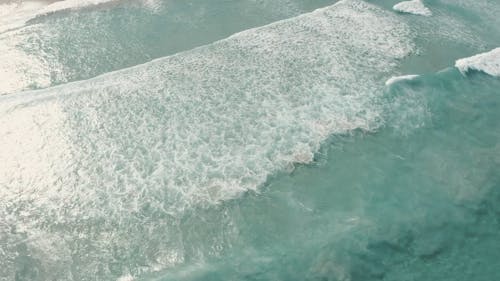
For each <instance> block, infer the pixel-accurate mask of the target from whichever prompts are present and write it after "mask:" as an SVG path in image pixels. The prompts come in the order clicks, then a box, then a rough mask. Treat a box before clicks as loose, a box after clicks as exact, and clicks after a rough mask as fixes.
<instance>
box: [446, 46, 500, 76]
mask: <svg viewBox="0 0 500 281" xmlns="http://www.w3.org/2000/svg"><path fill="white" fill-rule="evenodd" d="M455 67H456V68H458V70H460V72H462V73H464V74H465V73H467V72H468V71H469V70H477V71H482V72H484V73H487V74H489V75H491V76H496V77H500V48H496V49H493V50H492V51H489V52H486V53H482V54H478V55H475V56H472V57H468V58H463V59H459V60H457V61H456V62H455Z"/></svg>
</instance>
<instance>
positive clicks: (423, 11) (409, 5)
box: [392, 0, 432, 17]
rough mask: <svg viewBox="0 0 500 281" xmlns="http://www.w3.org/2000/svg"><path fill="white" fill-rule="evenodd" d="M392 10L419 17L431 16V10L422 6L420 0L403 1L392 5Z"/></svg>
mask: <svg viewBox="0 0 500 281" xmlns="http://www.w3.org/2000/svg"><path fill="white" fill-rule="evenodd" d="M392 9H394V10H395V11H398V12H402V13H409V14H414V15H419V16H427V17H428V16H432V12H431V10H430V9H429V8H427V7H426V6H425V5H424V3H423V2H422V0H411V1H403V2H400V3H398V4H396V5H394V7H392Z"/></svg>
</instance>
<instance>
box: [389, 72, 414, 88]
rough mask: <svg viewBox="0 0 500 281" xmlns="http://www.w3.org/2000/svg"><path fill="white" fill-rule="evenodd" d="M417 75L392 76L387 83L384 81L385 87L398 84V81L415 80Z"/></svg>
mask: <svg viewBox="0 0 500 281" xmlns="http://www.w3.org/2000/svg"><path fill="white" fill-rule="evenodd" d="M417 77H418V75H402V76H394V77H391V78H389V79H388V80H387V81H385V85H386V86H390V85H392V84H394V83H397V82H400V81H404V80H413V79H415V78H417Z"/></svg>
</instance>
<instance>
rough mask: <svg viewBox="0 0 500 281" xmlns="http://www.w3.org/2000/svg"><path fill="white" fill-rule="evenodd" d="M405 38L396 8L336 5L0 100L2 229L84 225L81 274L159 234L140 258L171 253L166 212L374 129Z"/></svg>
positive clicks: (227, 194)
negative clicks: (336, 139)
mask: <svg viewBox="0 0 500 281" xmlns="http://www.w3.org/2000/svg"><path fill="white" fill-rule="evenodd" d="M409 37H410V32H409V29H408V27H407V26H406V25H405V24H404V23H402V22H400V21H399V20H398V18H397V17H396V16H394V15H393V14H391V13H388V12H385V11H383V10H381V9H379V8H377V7H375V6H372V5H370V4H367V3H364V2H362V1H354V0H352V1H341V2H339V3H337V4H335V5H333V6H330V7H327V8H324V9H319V10H316V11H314V12H312V13H309V14H305V15H302V16H299V17H296V18H292V19H289V20H284V21H280V22H276V23H273V24H271V25H268V26H264V27H261V28H256V29H251V30H247V31H244V32H241V33H238V34H235V35H233V36H231V37H229V38H228V39H225V40H222V41H219V42H215V43H213V44H210V45H208V46H203V47H200V48H196V49H194V50H191V51H187V52H183V53H179V54H177V55H174V56H170V57H165V58H161V59H157V60H154V61H152V62H150V63H146V64H143V65H139V66H136V67H133V68H129V69H125V70H121V71H117V72H113V73H109V74H106V75H102V76H100V77H96V78H94V79H91V80H87V81H81V82H74V83H69V84H66V85H62V86H58V87H54V88H49V89H45V90H41V91H36V92H25V93H18V94H16V95H10V96H4V97H3V98H2V97H0V143H2V146H0V165H1V166H0V186H4V187H6V188H2V189H0V205H5V204H8V205H9V206H12V208H0V224H2V223H4V224H8V225H12V224H15V225H16V226H18V228H19V229H23V233H24V234H23V235H25V236H27V237H28V239H27V240H26V241H31V240H30V239H29V238H30V237H32V236H34V235H35V234H36V237H40V232H41V233H44V232H51V235H52V236H54V235H55V236H60V237H65V239H67V241H70V242H67V243H74V241H76V240H78V239H80V238H79V237H75V236H74V235H75V234H74V233H81V232H79V231H75V232H73V231H72V229H73V228H75V227H83V225H86V224H89V231H90V233H87V235H88V238H86V239H87V240H85V243H92V246H91V247H89V248H85V249H99V253H94V255H93V254H89V253H88V252H85V254H86V255H83V254H82V255H81V256H79V259H80V260H79V265H81V268H80V269H79V270H82V271H85V270H88V271H89V272H91V271H92V270H94V268H92V266H93V265H95V264H96V262H98V263H112V262H113V258H114V256H113V255H112V254H109V253H110V252H113V250H112V249H115V248H116V247H118V248H119V249H121V250H122V251H136V250H137V248H140V247H143V248H145V247H149V246H148V245H150V242H151V243H153V242H152V241H156V240H158V241H162V243H161V245H155V246H154V247H152V248H154V249H155V253H154V256H151V257H149V256H144V257H143V256H142V255H141V257H143V258H144V259H146V260H145V261H140V262H138V263H137V264H148V265H154V268H156V269H158V268H160V269H161V268H165V267H168V266H171V265H173V264H176V263H179V262H182V258H183V254H182V251H183V249H182V248H175V247H181V246H182V244H183V243H182V241H180V242H179V241H177V240H176V239H182V238H177V237H178V236H176V234H175V229H176V228H175V225H174V226H171V227H167V226H166V225H165V224H167V223H170V221H169V220H168V218H172V217H174V218H175V217H178V216H179V214H182V212H183V211H184V210H186V209H188V208H191V207H194V206H196V207H203V206H210V205H212V204H217V203H219V202H221V201H223V200H227V199H231V198H234V197H235V196H238V195H239V194H241V193H242V192H245V191H248V190H256V189H257V188H258V187H259V186H260V185H262V184H263V183H264V182H265V181H266V179H267V177H268V176H269V175H271V174H273V173H275V172H278V171H283V170H287V169H290V168H291V167H293V165H294V163H310V162H311V161H312V160H313V155H314V153H315V152H316V151H317V150H318V149H319V146H320V144H321V143H322V141H324V140H325V139H326V138H328V137H329V136H330V135H331V134H335V133H339V134H342V133H346V132H349V131H351V130H355V129H362V130H372V129H374V128H376V127H377V126H378V125H380V124H379V121H380V114H381V109H380V108H379V107H378V106H377V103H376V100H377V98H378V97H379V94H380V93H381V92H382V91H383V81H385V80H386V79H387V78H388V77H389V76H390V73H392V71H393V69H394V68H395V66H396V65H397V64H398V60H399V59H401V58H403V57H405V56H406V55H408V53H409V52H410V51H411V50H412V44H411V40H410V39H409ZM10 210H15V212H13V213H11V212H10ZM19 214H23V215H19ZM155 218H161V219H160V220H157V219H155ZM102 222H104V223H102ZM47 225H57V226H58V227H55V228H50V227H46V226H47ZM61 226H64V227H62V228H61ZM101 228H102V229H101ZM166 230H168V231H166ZM52 231H55V232H54V233H52ZM58 231H59V232H58ZM61 231H62V233H61ZM169 231H170V232H169ZM179 235H180V234H179ZM41 236H42V237H43V236H44V235H41ZM153 236H154V237H153ZM131 237H135V238H134V240H132V238H131ZM81 239H84V238H81ZM124 239H125V241H122V240H124ZM135 239H136V240H137V241H139V242H140V244H138V245H131V244H130V243H135V242H132V241H136V240H135ZM56 240H57V239H56ZM63 241H65V240H64V239H61V242H60V243H61V245H63V246H61V247H62V248H64V242H63ZM168 241H172V242H171V243H170V244H169V242H168ZM30 245H31V244H30ZM36 245H37V244H34V245H31V246H30V247H37V246H36ZM174 245H175V246H174ZM68 247H69V246H68ZM85 251H87V250H85ZM73 254H75V253H73ZM96 260H98V261H96ZM40 263H41V264H43V261H40ZM86 265H88V268H85V266H86ZM47 266H48V265H47ZM5 270H7V271H6V272H7V273H6V275H8V274H12V272H11V271H8V270H9V269H5ZM44 271H45V272H51V273H52V272H54V273H53V274H62V273H60V272H57V270H54V271H50V270H44ZM0 273H2V272H1V271H0ZM9 276H10V275H9ZM57 276H59V275H57ZM118 277H119V276H116V277H115V279H116V278H118ZM47 279H50V278H47ZM109 279H111V278H109Z"/></svg>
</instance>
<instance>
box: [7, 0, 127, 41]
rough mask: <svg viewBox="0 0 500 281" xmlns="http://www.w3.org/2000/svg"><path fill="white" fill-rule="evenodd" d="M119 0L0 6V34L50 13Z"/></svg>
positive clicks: (24, 3)
mask: <svg viewBox="0 0 500 281" xmlns="http://www.w3.org/2000/svg"><path fill="white" fill-rule="evenodd" d="M116 1H119V0H65V1H57V2H54V3H49V2H44V1H22V2H11V3H6V4H0V33H2V32H5V31H8V30H12V29H16V28H19V27H22V26H24V25H25V24H26V23H27V22H28V21H29V20H31V19H34V18H36V17H39V16H43V15H46V14H50V13H55V12H59V11H65V10H78V9H81V8H86V7H92V6H96V5H102V4H105V3H110V2H116Z"/></svg>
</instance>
